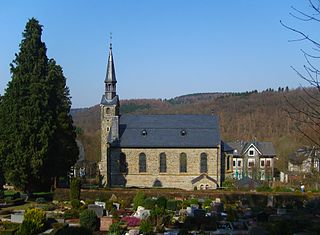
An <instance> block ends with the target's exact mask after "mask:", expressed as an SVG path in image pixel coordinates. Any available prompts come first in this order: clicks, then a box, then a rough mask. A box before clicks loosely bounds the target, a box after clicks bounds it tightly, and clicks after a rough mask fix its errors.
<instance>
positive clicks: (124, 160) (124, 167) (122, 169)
mask: <svg viewBox="0 0 320 235" xmlns="http://www.w3.org/2000/svg"><path fill="white" fill-rule="evenodd" d="M127 169H128V167H127V157H126V155H125V154H124V153H121V154H120V159H119V170H120V173H127Z"/></svg>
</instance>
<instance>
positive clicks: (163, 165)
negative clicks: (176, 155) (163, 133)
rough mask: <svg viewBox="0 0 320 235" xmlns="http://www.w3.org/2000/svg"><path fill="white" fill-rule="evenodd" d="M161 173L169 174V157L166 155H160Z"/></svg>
mask: <svg viewBox="0 0 320 235" xmlns="http://www.w3.org/2000/svg"><path fill="white" fill-rule="evenodd" d="M159 171H160V172H167V156H166V154H165V153H160V166H159Z"/></svg>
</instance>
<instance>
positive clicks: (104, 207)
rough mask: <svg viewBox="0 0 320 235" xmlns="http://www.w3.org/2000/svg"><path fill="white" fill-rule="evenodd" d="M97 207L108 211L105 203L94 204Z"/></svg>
mask: <svg viewBox="0 0 320 235" xmlns="http://www.w3.org/2000/svg"><path fill="white" fill-rule="evenodd" d="M94 204H95V205H97V206H101V207H102V208H103V209H106V203H105V202H94Z"/></svg>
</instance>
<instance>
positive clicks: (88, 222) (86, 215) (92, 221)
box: [80, 209, 98, 231]
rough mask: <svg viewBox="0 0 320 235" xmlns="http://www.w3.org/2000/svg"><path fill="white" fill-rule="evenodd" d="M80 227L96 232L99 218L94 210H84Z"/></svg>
mask: <svg viewBox="0 0 320 235" xmlns="http://www.w3.org/2000/svg"><path fill="white" fill-rule="evenodd" d="M80 225H81V226H82V227H84V228H87V229H89V230H90V231H95V230H96V229H97V228H98V218H97V215H96V213H95V212H94V211H93V210H88V209H86V210H84V211H82V212H81V214H80Z"/></svg>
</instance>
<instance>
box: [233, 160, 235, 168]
mask: <svg viewBox="0 0 320 235" xmlns="http://www.w3.org/2000/svg"><path fill="white" fill-rule="evenodd" d="M233 166H234V167H235V166H236V160H235V159H234V160H233Z"/></svg>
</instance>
